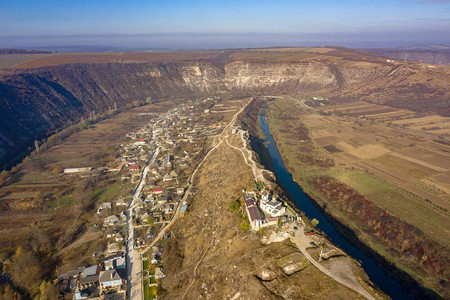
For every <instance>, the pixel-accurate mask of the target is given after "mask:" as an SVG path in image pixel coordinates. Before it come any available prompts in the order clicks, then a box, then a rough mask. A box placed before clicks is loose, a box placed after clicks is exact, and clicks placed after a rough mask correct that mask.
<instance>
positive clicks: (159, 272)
mask: <svg viewBox="0 0 450 300" xmlns="http://www.w3.org/2000/svg"><path fill="white" fill-rule="evenodd" d="M164 277H166V275H165V274H164V273H163V271H162V268H159V267H157V268H156V269H155V278H156V279H158V278H164Z"/></svg>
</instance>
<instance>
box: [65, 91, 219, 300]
mask: <svg viewBox="0 0 450 300" xmlns="http://www.w3.org/2000/svg"><path fill="white" fill-rule="evenodd" d="M217 100H220V97H214V98H207V99H204V100H203V101H197V102H194V101H187V102H186V103H185V104H182V105H179V106H177V107H175V108H173V109H172V110H170V111H168V112H167V113H165V114H161V115H158V114H156V113H147V114H146V115H147V116H150V117H152V119H151V120H150V122H149V123H148V124H147V125H146V126H145V127H143V128H141V129H139V130H137V131H136V132H129V133H128V134H126V139H128V140H129V142H128V143H124V144H121V145H120V153H119V154H118V157H117V159H116V161H115V162H114V164H115V165H116V166H115V167H105V168H100V169H94V168H92V167H78V168H76V167H73V168H67V169H65V170H64V174H65V175H66V176H79V177H86V176H96V175H97V174H98V173H100V172H110V173H111V172H114V173H116V172H118V173H119V174H120V178H121V180H122V181H123V182H129V183H130V184H131V185H132V186H136V185H137V187H136V188H135V189H134V190H131V191H130V192H131V193H132V194H133V195H130V196H129V197H127V196H125V197H124V196H120V197H118V198H117V199H116V200H115V201H114V202H103V203H101V204H100V205H99V206H98V208H97V213H96V214H97V216H96V217H97V219H98V221H99V222H97V223H99V224H101V225H100V226H101V227H102V228H103V235H104V238H106V239H107V240H108V241H109V242H108V244H107V248H106V249H105V251H104V252H103V253H94V254H93V255H94V256H95V257H96V258H97V260H98V263H97V264H96V265H92V266H89V267H85V266H80V267H79V268H78V269H76V270H72V271H69V272H67V273H64V274H61V275H60V286H61V289H62V290H64V291H68V292H70V293H71V294H72V295H73V299H125V298H126V295H127V290H129V287H130V285H134V283H132V282H130V279H131V280H136V278H135V277H136V276H135V274H132V271H131V267H130V265H132V263H131V258H128V257H127V256H131V257H132V255H130V253H128V252H131V251H132V252H133V253H134V252H136V253H139V254H138V255H139V257H138V258H139V261H140V264H141V268H138V272H135V273H137V274H139V277H140V278H137V281H138V283H139V285H145V286H146V287H147V290H146V291H141V293H142V294H146V295H145V296H148V297H145V298H153V297H155V296H156V286H157V281H158V279H160V278H163V277H164V276H165V275H164V268H163V261H162V260H161V255H162V252H163V251H164V249H163V247H162V246H161V245H160V244H155V243H154V242H157V237H158V234H160V233H162V232H163V229H164V227H165V225H167V224H168V223H169V222H170V221H171V220H172V219H173V218H174V216H175V215H176V214H178V215H179V216H182V215H184V214H185V213H187V211H188V205H189V203H188V202H189V201H182V199H183V196H185V197H184V198H185V199H187V200H189V197H187V196H188V195H184V194H185V191H186V188H187V186H188V185H189V176H190V174H191V172H192V169H193V167H192V166H193V165H195V164H196V162H197V161H198V160H199V158H200V156H201V154H202V150H203V149H204V147H205V143H206V142H207V140H208V137H213V136H215V135H217V133H218V132H219V130H220V129H221V128H222V127H223V126H225V123H220V122H219V123H218V124H216V123H213V124H212V125H206V124H205V114H206V115H208V114H209V107H211V106H212V105H213V104H214V102H216V101H217ZM211 118H212V119H214V118H215V116H211ZM208 123H211V122H210V120H208ZM144 174H145V175H144ZM130 230H131V231H132V233H131V234H130ZM163 238H164V239H167V238H170V233H166V234H164V235H163ZM153 244H155V245H154V246H151V245H153ZM136 253H134V255H136ZM136 256H137V255H136ZM127 259H128V261H127ZM135 267H136V266H133V268H135ZM127 268H128V270H127ZM127 274H128V275H127ZM146 292H148V293H149V294H150V295H147V293H146ZM152 295H153V296H152ZM142 296H144V295H142Z"/></svg>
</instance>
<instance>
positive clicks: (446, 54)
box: [364, 45, 450, 66]
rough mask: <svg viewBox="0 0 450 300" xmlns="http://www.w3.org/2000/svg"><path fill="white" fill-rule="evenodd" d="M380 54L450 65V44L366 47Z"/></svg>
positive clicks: (394, 57) (369, 51)
mask: <svg viewBox="0 0 450 300" xmlns="http://www.w3.org/2000/svg"><path fill="white" fill-rule="evenodd" d="M364 50H365V51H366V52H368V53H372V54H376V55H379V56H383V57H387V58H393V59H401V60H403V61H405V60H406V61H418V62H423V63H428V64H434V65H447V66H448V65H450V45H414V46H408V47H404V48H379V49H364Z"/></svg>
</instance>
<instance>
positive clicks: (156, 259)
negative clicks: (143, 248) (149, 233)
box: [150, 246, 162, 264]
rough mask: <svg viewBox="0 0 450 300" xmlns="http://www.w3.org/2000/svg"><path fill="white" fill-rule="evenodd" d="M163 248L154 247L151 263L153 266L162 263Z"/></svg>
mask: <svg viewBox="0 0 450 300" xmlns="http://www.w3.org/2000/svg"><path fill="white" fill-rule="evenodd" d="M161 254H162V251H161V248H160V247H157V246H153V247H152V260H151V261H150V262H151V263H152V264H157V263H160V262H161Z"/></svg>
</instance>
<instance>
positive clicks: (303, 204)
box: [260, 114, 414, 299]
mask: <svg viewBox="0 0 450 300" xmlns="http://www.w3.org/2000/svg"><path fill="white" fill-rule="evenodd" d="M260 126H261V129H262V130H263V133H264V135H265V136H266V139H265V140H264V142H265V144H266V145H267V148H268V150H269V154H270V157H271V158H272V162H273V168H274V171H275V174H276V176H277V179H278V180H279V181H280V182H281V183H282V185H283V186H284V188H285V190H287V192H288V193H289V194H290V195H291V196H292V198H293V199H294V200H295V202H296V204H297V206H298V207H299V208H300V209H301V210H302V211H303V212H304V213H305V215H306V216H308V218H310V219H312V218H316V219H317V220H318V221H319V225H318V226H317V227H318V228H319V229H320V230H322V231H323V232H325V234H326V235H327V236H328V238H329V239H330V240H331V241H332V242H333V243H334V244H335V245H337V246H339V247H340V248H341V249H343V250H344V251H345V252H346V253H347V254H348V255H349V256H351V257H353V258H354V259H356V260H358V261H359V262H360V263H361V265H362V267H363V268H364V270H365V271H366V273H367V275H368V276H369V278H370V280H372V282H374V283H375V284H376V285H378V286H379V287H380V288H381V290H383V291H384V292H385V293H386V294H387V295H389V296H390V297H391V298H393V299H414V297H413V296H412V295H411V293H410V292H409V291H408V290H407V289H406V288H404V287H403V286H401V285H400V284H399V283H398V282H397V281H395V280H394V278H393V277H391V276H389V275H388V274H387V273H386V272H385V271H384V270H383V269H382V268H381V267H379V266H378V265H377V264H376V263H375V261H374V260H373V259H372V258H371V257H369V256H367V255H366V254H364V253H363V252H362V251H361V250H360V249H358V248H357V247H355V246H354V245H352V244H351V243H350V242H349V241H348V240H347V239H346V238H345V237H344V236H342V235H341V234H340V233H339V232H338V231H336V229H335V228H334V227H333V225H332V224H331V223H330V222H329V221H328V220H327V219H326V218H325V216H324V215H323V214H322V213H321V212H320V211H319V210H318V209H317V207H316V206H314V205H313V204H312V202H311V200H309V199H308V197H306V195H305V194H304V193H303V191H302V190H301V188H300V187H299V186H298V185H297V183H295V182H294V180H293V179H292V175H291V174H290V173H289V171H288V170H287V168H286V166H285V164H284V162H283V159H282V158H281V155H280V152H279V151H278V148H277V145H276V143H275V140H274V139H273V138H272V136H271V134H270V130H269V125H268V124H267V122H266V116H265V114H261V115H260Z"/></svg>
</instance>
